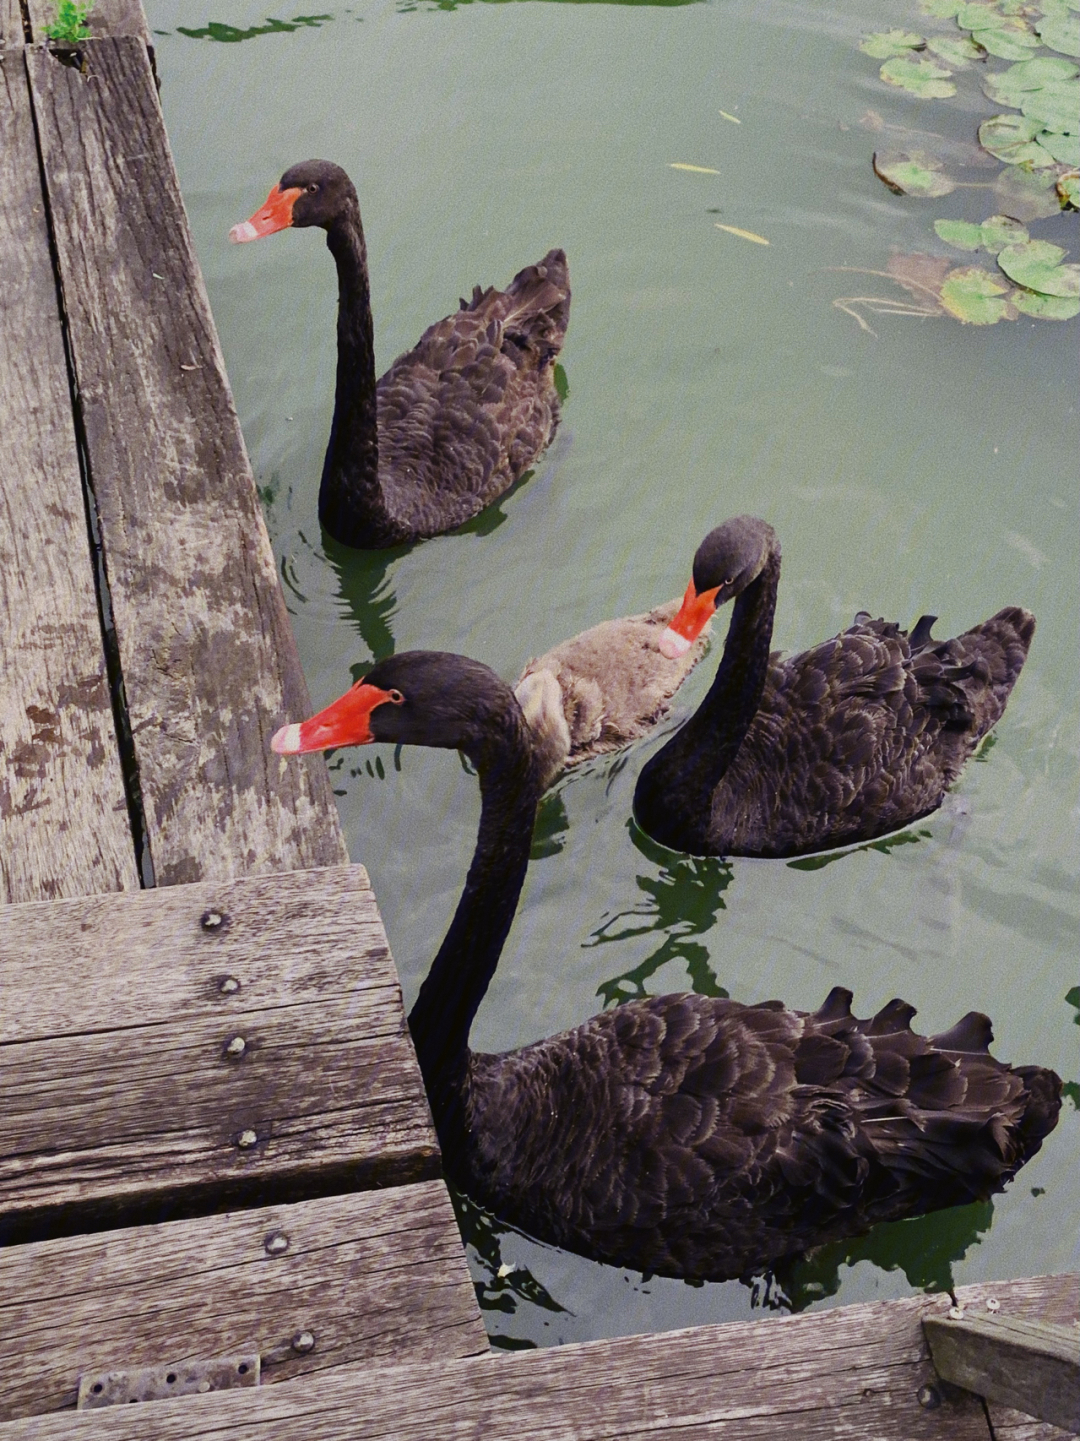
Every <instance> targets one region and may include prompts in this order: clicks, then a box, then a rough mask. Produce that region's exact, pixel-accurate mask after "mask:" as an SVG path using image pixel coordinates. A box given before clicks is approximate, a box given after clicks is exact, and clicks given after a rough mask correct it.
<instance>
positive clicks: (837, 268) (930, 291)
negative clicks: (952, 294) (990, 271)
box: [825, 265, 940, 314]
mask: <svg viewBox="0 0 1080 1441" xmlns="http://www.w3.org/2000/svg"><path fill="white" fill-rule="evenodd" d="M825 269H826V271H829V272H836V273H840V272H843V273H844V274H845V275H877V276H880V277H881V279H882V280H891V281H892V283H893V284H894V285H900V286H906V285H914V286H915V288H916V289H917V290H925V291H926V293H927V295H929V296H930V298H931V300H933V302H934V304H935V306H938V308H940V296H939V295H938V293H937V291H936V290H935V289H934V288H933V286H932V285H924V284H923V283H922V281H921V280H912V279H909V278H908V276H906V275H905V276H904V278H903V280H901V279H900V277H899V276H898V275H894V274H893V273H892V271H891V270H866V269H864V268H863V267H862V266H861V265H826V266H825ZM852 299H855V300H858V299H865V296H853V297H852ZM884 303H887V302H884ZM932 313H933V314H936V313H937V312H936V311H934V312H932Z"/></svg>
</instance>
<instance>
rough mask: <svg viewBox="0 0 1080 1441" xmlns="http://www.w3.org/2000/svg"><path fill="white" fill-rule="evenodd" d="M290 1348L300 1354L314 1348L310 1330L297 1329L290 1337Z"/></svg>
mask: <svg viewBox="0 0 1080 1441" xmlns="http://www.w3.org/2000/svg"><path fill="white" fill-rule="evenodd" d="M292 1348H293V1350H294V1351H296V1352H298V1353H299V1354H300V1355H301V1356H303V1355H305V1354H306V1353H307V1352H308V1351H314V1349H315V1337H314V1336H313V1335H312V1333H311V1332H310V1331H297V1333H296V1335H295V1336H294V1337H293V1338H292Z"/></svg>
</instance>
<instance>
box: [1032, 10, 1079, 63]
mask: <svg viewBox="0 0 1080 1441" xmlns="http://www.w3.org/2000/svg"><path fill="white" fill-rule="evenodd" d="M1035 29H1036V30H1037V31H1038V35H1039V39H1040V40H1041V41H1042V43H1043V44H1044V45H1048V46H1049V47H1050V49H1051V50H1057V51H1058V52H1059V54H1061V55H1080V17H1078V16H1076V15H1069V16H1064V15H1044V16H1043V18H1042V19H1041V20H1039V21H1037V22H1036V24H1035Z"/></svg>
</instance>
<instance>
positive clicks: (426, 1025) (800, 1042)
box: [272, 651, 1061, 1279]
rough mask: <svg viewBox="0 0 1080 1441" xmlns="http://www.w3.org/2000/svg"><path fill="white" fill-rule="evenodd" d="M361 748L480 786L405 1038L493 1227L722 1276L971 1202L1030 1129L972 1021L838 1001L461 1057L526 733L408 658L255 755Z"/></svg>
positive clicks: (1050, 1086) (621, 1024)
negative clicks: (460, 873)
mask: <svg viewBox="0 0 1080 1441" xmlns="http://www.w3.org/2000/svg"><path fill="white" fill-rule="evenodd" d="M375 740H378V741H385V742H387V743H389V744H392V745H393V744H406V745H427V746H442V747H447V748H451V749H458V750H461V751H464V753H465V754H466V755H467V756H468V757H469V759H470V760H471V761H472V763H473V765H474V766H475V767H476V770H477V772H478V774H479V778H480V792H481V798H482V810H481V817H480V830H479V836H478V839H477V843H476V850H475V853H474V855H473V858H472V864H471V865H470V867H469V873H468V877H467V879H466V881H465V890H464V893H463V895H462V897H461V900H460V902H459V903H458V907H457V911H456V913H455V915H454V919H453V921H452V923H451V926H450V930H449V932H448V933H447V936H446V939H445V940H444V941H443V943H442V946H441V947H440V949H439V953H438V955H437V956H436V958H435V960H434V962H433V964H432V966H431V970H430V972H429V974H428V977H427V979H426V980H425V981H424V984H423V986H422V987H421V989H420V994H419V996H418V998H417V1001H416V1005H415V1006H414V1007H413V1010H412V1014H411V1015H410V1017H409V1026H410V1029H411V1031H412V1036H413V1041H414V1042H415V1045H416V1052H417V1056H418V1058H419V1061H420V1068H421V1071H422V1072H423V1076H424V1084H425V1086H426V1087H427V1093H428V1096H429V1098H430V1101H431V1107H432V1111H433V1113H434V1117H435V1124H436V1128H437V1130H438V1134H439V1139H440V1143H441V1145H442V1152H443V1161H444V1165H445V1168H446V1171H447V1174H448V1175H449V1176H450V1177H451V1178H452V1179H453V1180H454V1181H455V1182H456V1183H457V1184H458V1185H459V1186H460V1187H461V1188H462V1189H463V1190H464V1191H466V1192H468V1194H469V1195H470V1196H472V1197H473V1198H474V1199H475V1200H476V1201H478V1202H479V1203H480V1204H482V1205H484V1206H487V1207H489V1208H490V1209H491V1210H492V1211H494V1212H496V1213H497V1214H498V1215H499V1216H501V1217H503V1218H504V1219H505V1220H507V1221H510V1222H512V1223H513V1224H515V1225H517V1226H520V1227H521V1228H522V1229H523V1230H525V1231H528V1232H530V1233H531V1234H532V1235H534V1236H537V1237H539V1238H540V1239H542V1240H544V1241H548V1242H551V1243H553V1244H555V1245H558V1246H565V1247H567V1248H569V1249H571V1250H574V1251H578V1252H580V1253H582V1254H583V1255H586V1256H591V1257H594V1258H596V1259H599V1260H603V1261H609V1262H613V1263H615V1264H618V1265H624V1266H630V1267H633V1268H635V1269H640V1270H647V1271H655V1272H659V1273H661V1274H663V1275H674V1276H683V1277H688V1278H702V1279H725V1278H730V1277H733V1276H742V1275H746V1274H748V1273H751V1272H756V1271H760V1270H761V1269H763V1268H765V1267H767V1266H770V1265H772V1264H773V1263H775V1262H777V1261H778V1260H780V1259H782V1258H783V1257H786V1256H789V1255H793V1254H797V1253H800V1252H802V1251H804V1250H806V1249H807V1247H809V1246H811V1245H815V1244H817V1243H819V1242H822V1241H826V1240H831V1239H837V1238H840V1237H843V1236H848V1235H851V1234H853V1233H856V1232H859V1231H862V1230H865V1229H866V1228H867V1227H868V1226H870V1225H871V1224H873V1223H874V1222H876V1221H880V1220H886V1219H895V1218H897V1217H900V1216H910V1215H916V1214H918V1213H920V1212H925V1211H930V1210H934V1209H936V1208H938V1207H941V1206H951V1205H957V1204H960V1203H963V1202H967V1201H971V1200H974V1199H976V1198H979V1197H985V1196H988V1195H989V1194H990V1193H991V1192H993V1191H995V1190H998V1189H1000V1188H1001V1186H1002V1185H1003V1184H1004V1183H1005V1182H1006V1181H1007V1180H1008V1179H1009V1178H1010V1177H1011V1176H1012V1175H1013V1174H1014V1173H1015V1172H1016V1171H1017V1170H1018V1169H1019V1167H1020V1166H1022V1165H1023V1164H1024V1162H1025V1161H1026V1160H1028V1158H1029V1157H1031V1156H1033V1155H1034V1154H1035V1152H1036V1151H1037V1150H1038V1149H1039V1146H1040V1144H1041V1142H1042V1139H1043V1137H1044V1136H1046V1135H1047V1134H1048V1133H1049V1132H1050V1131H1051V1130H1052V1129H1053V1127H1054V1125H1055V1123H1056V1120H1057V1114H1058V1109H1059V1107H1060V1096H1061V1082H1060V1081H1059V1079H1058V1077H1057V1076H1056V1075H1055V1074H1054V1073H1053V1072H1052V1071H1048V1070H1043V1069H1041V1068H1039V1067H1037V1066H1028V1067H1020V1068H1017V1069H1013V1068H1011V1067H1009V1066H1007V1065H1004V1064H1002V1063H1001V1062H999V1061H997V1060H994V1059H993V1058H992V1057H991V1056H990V1055H989V1054H988V1051H987V1046H988V1043H989V1042H990V1040H991V1030H990V1022H989V1021H988V1020H987V1019H986V1017H985V1016H980V1015H977V1014H975V1013H972V1014H970V1015H968V1016H965V1018H964V1019H963V1020H962V1021H960V1022H959V1024H958V1025H956V1026H954V1027H953V1029H952V1030H951V1031H948V1032H946V1033H945V1034H944V1035H941V1036H936V1037H934V1038H932V1039H930V1040H925V1039H923V1038H922V1037H920V1036H917V1035H916V1034H915V1033H914V1032H912V1031H911V1030H910V1028H909V1025H908V1022H909V1020H910V1017H911V1016H912V1015H913V1014H914V1012H913V1009H912V1007H911V1006H908V1005H905V1004H904V1003H903V1002H902V1001H892V1002H890V1004H889V1005H887V1006H886V1007H885V1008H884V1009H883V1010H881V1011H879V1012H878V1014H877V1015H876V1016H875V1017H874V1018H873V1019H872V1020H868V1021H864V1020H857V1019H855V1018H854V1017H853V1016H852V1015H851V1012H850V1009H849V1002H850V993H849V992H848V991H844V990H841V989H839V988H837V989H835V990H834V991H832V992H831V993H830V995H829V997H828V998H827V1000H826V1001H825V1004H824V1005H823V1006H822V1007H821V1009H820V1010H818V1011H816V1012H814V1013H813V1014H809V1015H807V1014H803V1013H802V1012H798V1011H791V1010H788V1009H787V1008H786V1007H784V1006H783V1005H781V1004H780V1002H778V1001H769V1002H765V1003H764V1004H763V1005H756V1006H745V1005H740V1004H739V1003H738V1002H736V1001H730V1000H717V999H715V998H712V997H705V996H698V995H692V994H691V995H669V996H656V997H653V998H651V999H649V1000H644V1001H630V1002H628V1003H627V1004H625V1005H622V1006H620V1007H618V1009H616V1010H613V1011H607V1012H605V1013H604V1014H602V1015H599V1016H594V1017H593V1019H592V1020H590V1021H587V1022H586V1023H585V1024H584V1025H583V1026H578V1027H577V1028H576V1029H575V1030H572V1031H566V1032H564V1033H563V1034H562V1035H559V1036H552V1037H550V1038H549V1039H547V1040H543V1041H538V1042H536V1043H535V1044H534V1045H530V1046H525V1047H523V1048H522V1049H521V1050H519V1051H512V1052H509V1053H507V1054H504V1055H483V1054H478V1053H476V1052H473V1051H470V1050H469V1045H468V1040H469V1030H470V1027H471V1024H472V1020H473V1017H474V1016H475V1014H476V1011H477V1009H478V1007H479V1005H480V1002H481V1000H482V999H483V997H484V993H485V991H486V990H487V987H488V984H489V982H490V981H491V978H492V976H493V974H494V972H495V968H496V966H497V964H498V960H499V954H500V952H501V950H502V946H503V942H504V941H505V939H506V936H507V933H508V932H509V930H510V925H511V922H512V921H513V918H514V911H515V909H516V907H517V901H518V896H519V894H520V891H521V886H522V883H523V881H524V878H525V872H526V869H527V867H528V863H529V847H530V842H531V839H532V831H533V822H534V819H535V816H536V808H537V801H538V798H539V795H540V785H539V774H538V766H537V762H536V757H535V754H534V752H533V747H532V743H531V739H530V735H529V731H528V728H527V723H526V721H525V719H524V717H523V715H522V712H521V708H520V706H519V705H518V703H517V701H516V700H515V698H514V695H513V692H512V691H511V690H510V688H509V687H508V686H507V685H505V684H504V683H503V682H502V681H501V680H499V678H498V677H497V676H496V675H495V674H494V673H493V672H492V671H490V670H489V669H488V668H487V667H486V666H483V665H480V664H479V663H478V662H476V661H471V660H466V659H464V658H463V657H460V656H452V655H444V654H441V653H438V652H431V651H413V652H405V653H402V654H400V655H396V656H392V657H390V658H389V659H388V660H383V661H380V662H379V664H378V665H376V666H375V667H374V669H373V670H371V671H370V672H369V673H368V675H367V677H366V678H365V679H364V680H362V681H360V682H358V683H357V684H356V685H355V686H354V687H353V688H352V690H350V691H349V692H348V693H347V694H346V695H345V696H343V697H342V698H341V700H339V701H336V702H335V703H334V704H333V705H331V706H329V707H328V708H327V709H326V710H324V711H321V712H320V713H319V714H318V715H317V716H315V717H313V718H312V719H311V720H308V721H306V722H304V723H303V724H302V725H301V724H293V725H287V726H284V727H283V728H282V729H281V730H280V731H278V732H277V734H276V735H275V736H274V738H273V742H272V745H273V748H274V750H275V751H277V752H278V753H279V754H286V755H288V754H294V753H297V752H301V751H313V750H320V749H326V748H329V747H332V746H342V745H362V744H365V743H366V742H369V741H375Z"/></svg>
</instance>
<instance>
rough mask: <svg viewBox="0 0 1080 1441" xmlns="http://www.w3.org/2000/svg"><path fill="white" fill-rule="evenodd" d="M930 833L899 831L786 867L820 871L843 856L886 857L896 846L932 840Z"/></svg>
mask: <svg viewBox="0 0 1080 1441" xmlns="http://www.w3.org/2000/svg"><path fill="white" fill-rule="evenodd" d="M933 838H934V834H933V832H932V831H900V833H899V834H898V835H895V836H882V838H881V839H880V840H877V841H867V843H866V844H865V845H863V846H853V847H852V848H851V850H849V851H827V852H825V853H824V854H823V855H817V856H800V857H799V859H798V860H796V861H788V863H787V864H788V867H789V868H790V869H791V870H793V871H820V870H821V868H822V867H823V866H831V865H832V863H833V861H842V860H843V859H844V857H845V856H856V855H858V853H859V852H860V851H880V852H881V854H882V855H883V856H887V855H888V854H889V852H890V851H894V850H896V848H897V846H917V845H918V844H919V842H920V841H930V840H933Z"/></svg>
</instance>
